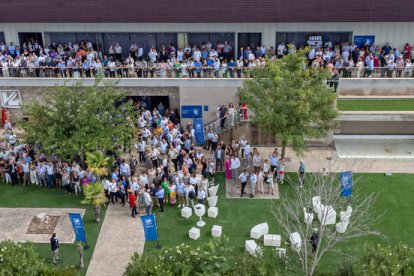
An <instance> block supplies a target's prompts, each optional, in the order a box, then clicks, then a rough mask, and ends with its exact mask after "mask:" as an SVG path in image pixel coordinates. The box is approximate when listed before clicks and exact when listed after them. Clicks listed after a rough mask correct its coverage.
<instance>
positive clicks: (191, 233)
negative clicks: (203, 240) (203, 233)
mask: <svg viewBox="0 0 414 276" xmlns="http://www.w3.org/2000/svg"><path fill="white" fill-rule="evenodd" d="M188 236H189V237H190V239H193V240H197V239H198V238H199V237H200V229H198V228H195V227H193V228H191V229H190V231H189V232H188Z"/></svg>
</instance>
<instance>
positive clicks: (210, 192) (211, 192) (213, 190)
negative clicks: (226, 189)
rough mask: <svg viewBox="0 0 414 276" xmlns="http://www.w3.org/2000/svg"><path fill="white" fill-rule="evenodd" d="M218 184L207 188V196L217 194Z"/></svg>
mask: <svg viewBox="0 0 414 276" xmlns="http://www.w3.org/2000/svg"><path fill="white" fill-rule="evenodd" d="M219 186H220V185H216V186H212V187H210V188H208V195H209V196H215V195H217V192H218V189H219Z"/></svg>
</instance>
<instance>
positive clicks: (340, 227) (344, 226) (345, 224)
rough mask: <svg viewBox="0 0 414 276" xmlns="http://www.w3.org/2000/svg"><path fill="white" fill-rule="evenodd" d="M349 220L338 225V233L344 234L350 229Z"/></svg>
mask: <svg viewBox="0 0 414 276" xmlns="http://www.w3.org/2000/svg"><path fill="white" fill-rule="evenodd" d="M348 224H349V220H345V221H340V222H338V223H337V224H336V232H338V233H340V234H343V233H345V231H346V229H347V228H348Z"/></svg>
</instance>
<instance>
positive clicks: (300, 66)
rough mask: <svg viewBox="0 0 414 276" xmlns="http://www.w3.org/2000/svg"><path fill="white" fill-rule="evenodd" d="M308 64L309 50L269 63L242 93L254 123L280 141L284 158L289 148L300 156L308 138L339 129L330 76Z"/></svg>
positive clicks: (245, 86)
mask: <svg viewBox="0 0 414 276" xmlns="http://www.w3.org/2000/svg"><path fill="white" fill-rule="evenodd" d="M307 63H308V60H307V58H306V50H299V51H298V52H294V53H291V54H289V55H286V56H284V57H283V58H282V59H275V60H268V61H267V63H266V67H265V68H264V70H260V71H257V73H255V74H254V76H253V78H250V79H246V80H245V81H244V82H243V87H242V88H241V89H240V91H239V96H240V99H241V101H243V102H245V103H246V104H247V106H248V108H249V110H250V111H252V112H253V114H254V116H253V119H252V120H253V123H255V124H257V125H258V126H259V128H261V129H262V130H263V131H265V132H268V133H270V134H272V135H275V136H277V137H278V138H279V139H281V142H282V156H283V155H284V149H285V148H286V146H288V145H292V147H293V150H295V151H296V152H298V153H301V152H302V151H303V150H304V149H306V138H321V137H324V136H325V135H327V133H328V131H329V130H331V129H333V128H334V127H335V125H336V121H335V120H334V119H335V118H336V117H337V115H338V111H337V108H336V96H335V94H334V93H332V91H331V90H330V89H329V88H327V87H326V86H325V84H324V82H325V80H326V79H327V78H328V77H329V72H328V70H327V69H325V68H322V67H308V66H307Z"/></svg>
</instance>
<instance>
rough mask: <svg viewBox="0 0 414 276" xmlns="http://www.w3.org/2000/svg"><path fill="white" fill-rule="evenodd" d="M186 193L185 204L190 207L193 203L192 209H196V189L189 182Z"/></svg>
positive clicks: (185, 189)
mask: <svg viewBox="0 0 414 276" xmlns="http://www.w3.org/2000/svg"><path fill="white" fill-rule="evenodd" d="M184 192H185V203H186V204H185V205H186V206H187V207H189V206H190V203H191V207H194V198H195V189H194V187H193V185H190V183H188V182H187V183H186V184H185V188H184Z"/></svg>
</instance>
